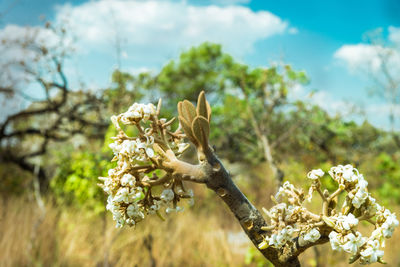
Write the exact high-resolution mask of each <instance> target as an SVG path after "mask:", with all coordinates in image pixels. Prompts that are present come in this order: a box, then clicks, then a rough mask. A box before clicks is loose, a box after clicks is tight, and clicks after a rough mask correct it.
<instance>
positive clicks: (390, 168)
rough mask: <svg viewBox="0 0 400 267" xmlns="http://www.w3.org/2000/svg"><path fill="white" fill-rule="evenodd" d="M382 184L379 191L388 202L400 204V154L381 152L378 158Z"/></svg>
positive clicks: (379, 176)
mask: <svg viewBox="0 0 400 267" xmlns="http://www.w3.org/2000/svg"><path fill="white" fill-rule="evenodd" d="M375 166H376V169H377V171H378V177H377V178H378V179H379V183H380V185H379V186H378V188H377V192H378V194H379V196H380V198H381V199H384V200H386V201H385V202H386V204H389V203H390V204H400V154H399V153H396V154H393V155H389V154H387V153H381V154H380V155H379V157H378V158H377V159H376V165H375Z"/></svg>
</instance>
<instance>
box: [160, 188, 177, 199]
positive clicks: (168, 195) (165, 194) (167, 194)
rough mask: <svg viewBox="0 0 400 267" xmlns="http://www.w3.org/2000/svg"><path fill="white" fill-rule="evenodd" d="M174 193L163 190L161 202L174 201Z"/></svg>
mask: <svg viewBox="0 0 400 267" xmlns="http://www.w3.org/2000/svg"><path fill="white" fill-rule="evenodd" d="M174 196H175V194H174V191H172V189H169V188H168V189H165V190H164V191H163V192H162V193H161V196H160V198H161V200H163V201H165V202H170V201H172V200H173V199H174Z"/></svg>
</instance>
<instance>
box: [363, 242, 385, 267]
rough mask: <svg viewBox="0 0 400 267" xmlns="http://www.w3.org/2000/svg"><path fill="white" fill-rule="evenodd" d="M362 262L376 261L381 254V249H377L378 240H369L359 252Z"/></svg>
mask: <svg viewBox="0 0 400 267" xmlns="http://www.w3.org/2000/svg"><path fill="white" fill-rule="evenodd" d="M360 254H361V259H360V260H361V262H362V263H368V264H370V263H374V262H377V261H378V260H379V259H380V258H381V257H382V256H383V251H382V250H379V241H378V240H370V241H368V243H367V246H366V248H365V249H364V250H362V251H361V252H360Z"/></svg>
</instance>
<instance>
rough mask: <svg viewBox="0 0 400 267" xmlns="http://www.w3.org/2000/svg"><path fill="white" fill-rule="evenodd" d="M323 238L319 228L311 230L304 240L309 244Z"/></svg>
mask: <svg viewBox="0 0 400 267" xmlns="http://www.w3.org/2000/svg"><path fill="white" fill-rule="evenodd" d="M320 237H321V234H320V233H319V231H318V229H317V228H313V229H311V230H310V231H309V232H308V233H307V234H305V235H304V240H305V241H309V242H315V241H317V240H318V239H319V238H320Z"/></svg>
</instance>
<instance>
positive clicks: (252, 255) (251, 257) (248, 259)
mask: <svg viewBox="0 0 400 267" xmlns="http://www.w3.org/2000/svg"><path fill="white" fill-rule="evenodd" d="M244 263H245V264H246V265H251V266H257V267H273V266H274V265H273V264H272V263H271V262H269V261H268V260H267V259H266V258H265V257H264V256H263V255H262V254H261V253H260V252H259V251H258V250H257V249H256V248H255V247H254V246H250V247H249V248H248V249H247V251H246V255H245V258H244Z"/></svg>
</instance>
